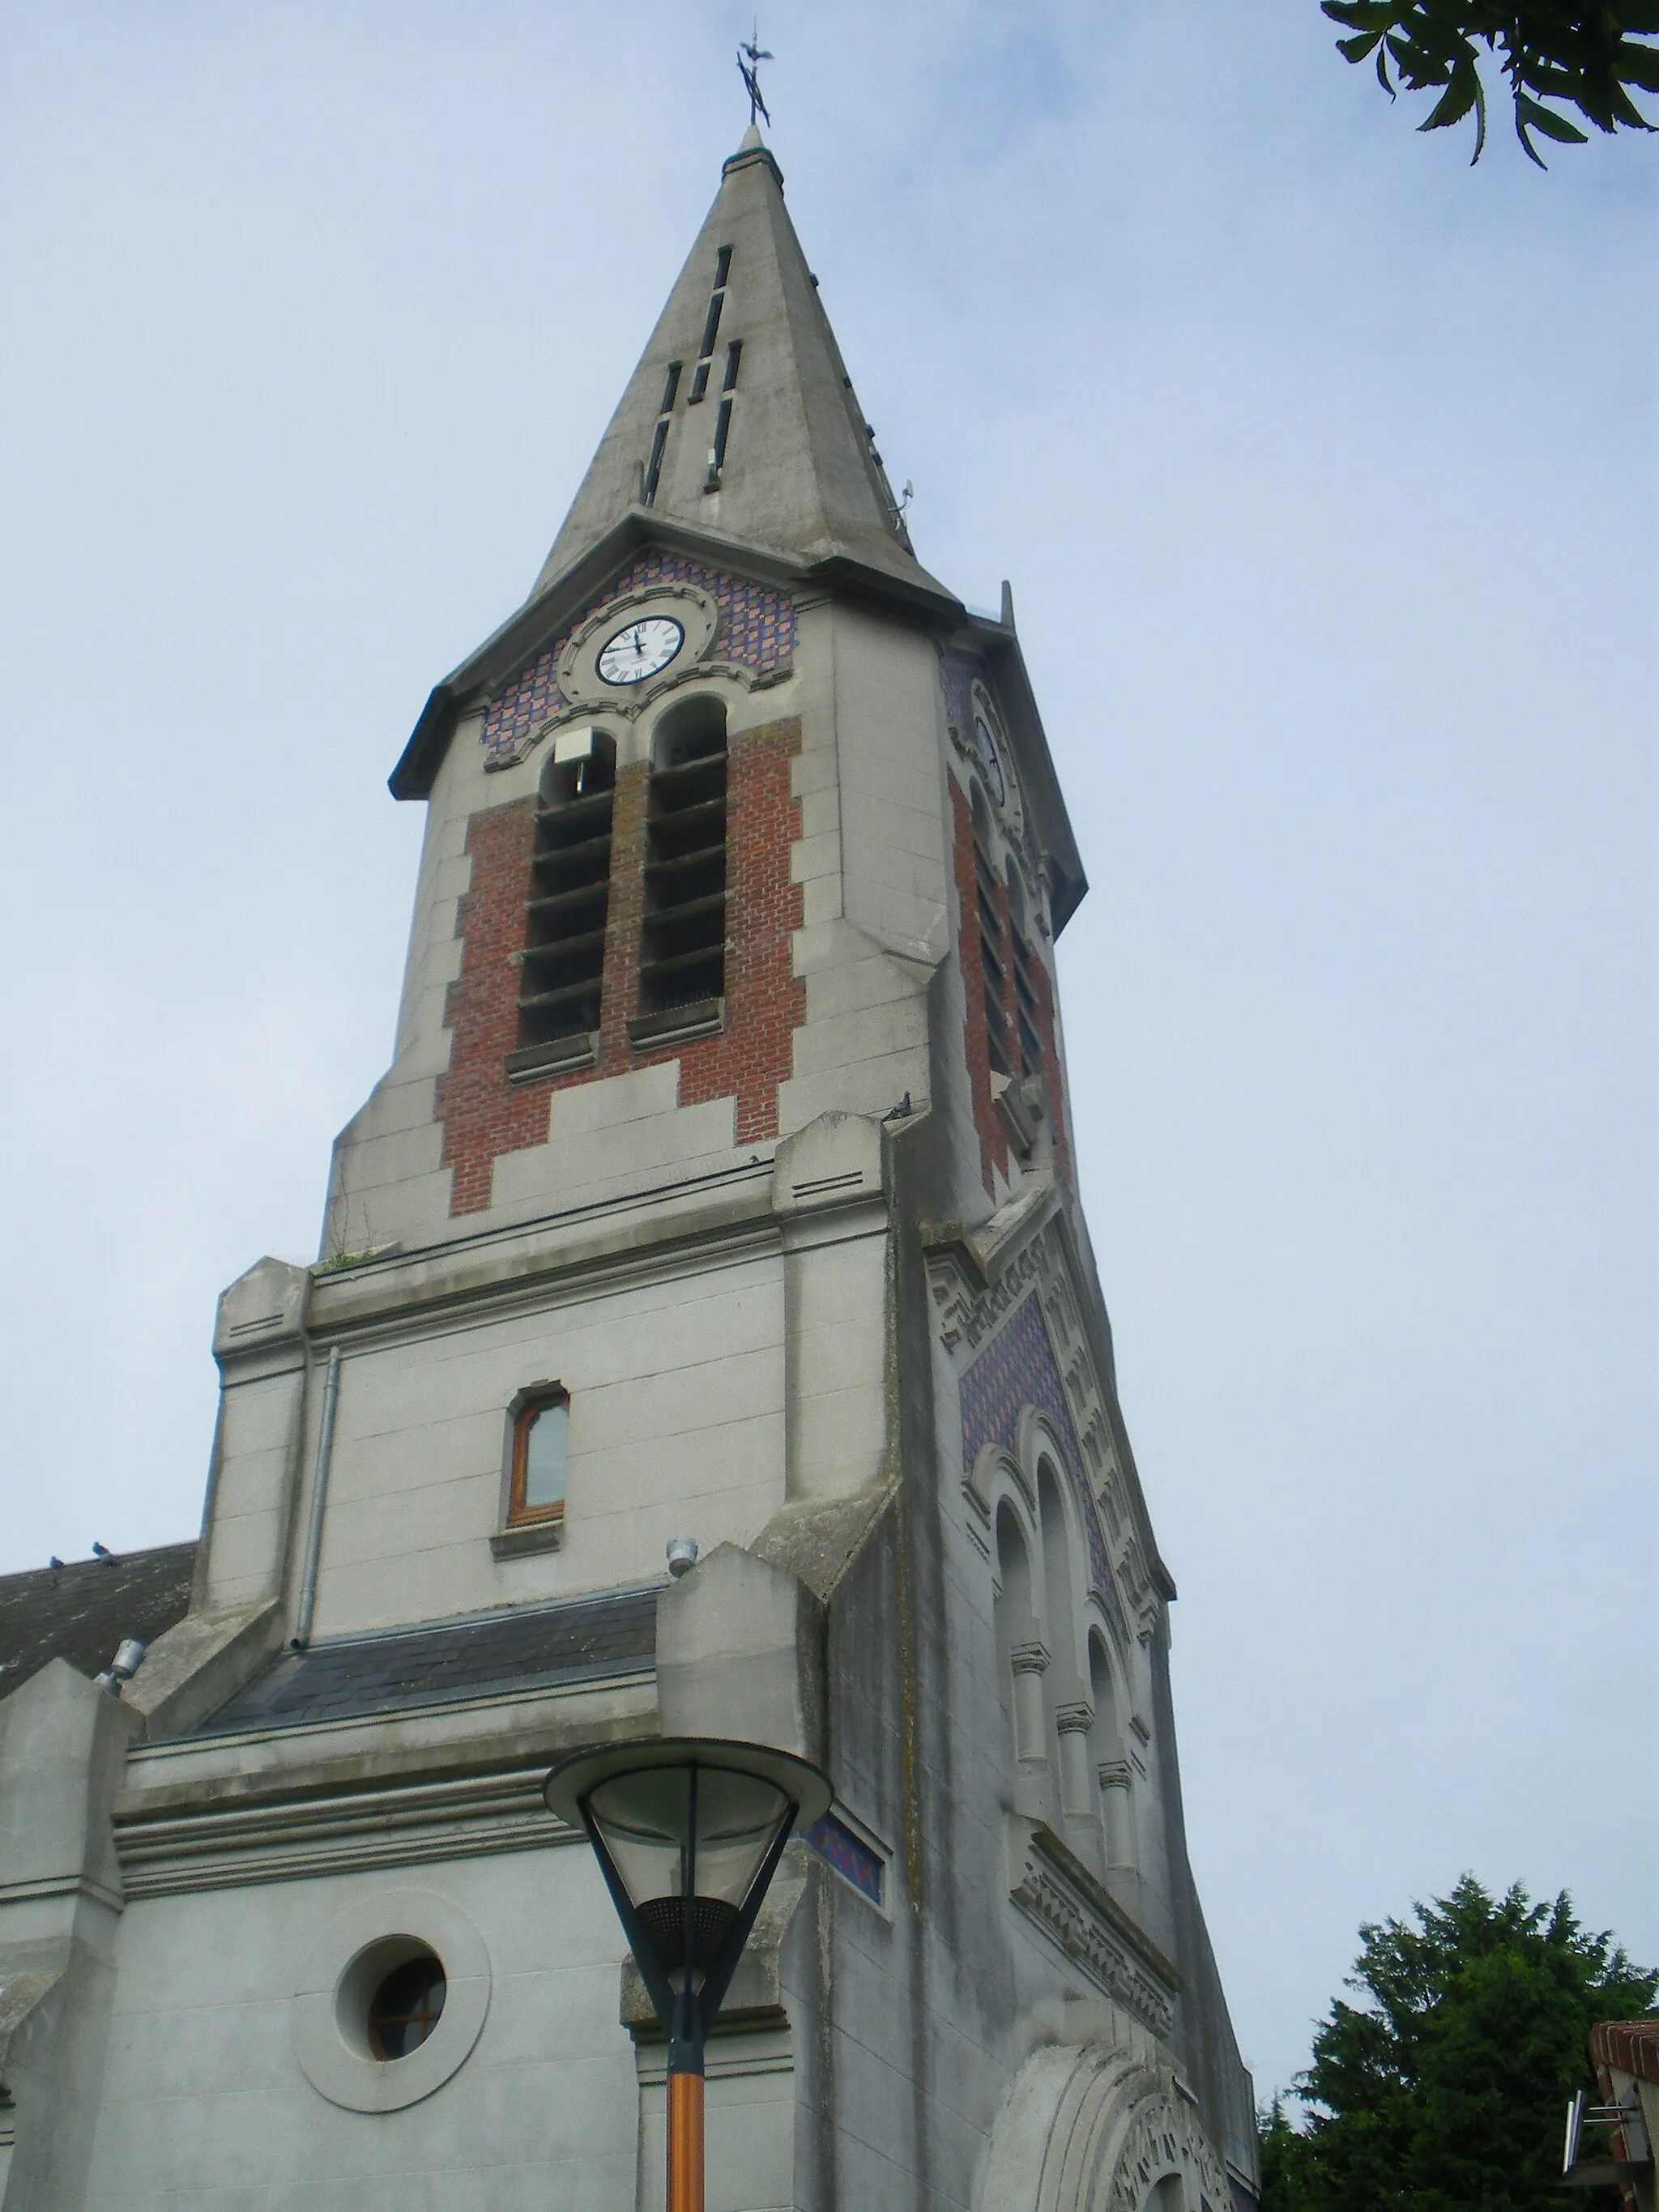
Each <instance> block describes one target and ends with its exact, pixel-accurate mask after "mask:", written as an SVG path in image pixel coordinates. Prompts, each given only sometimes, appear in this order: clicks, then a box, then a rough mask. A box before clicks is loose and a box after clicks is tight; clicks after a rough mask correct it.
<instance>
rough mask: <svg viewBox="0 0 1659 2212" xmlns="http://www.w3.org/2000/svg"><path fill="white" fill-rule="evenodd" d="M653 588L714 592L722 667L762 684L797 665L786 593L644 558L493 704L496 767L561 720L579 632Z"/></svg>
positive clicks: (487, 736) (488, 745)
mask: <svg viewBox="0 0 1659 2212" xmlns="http://www.w3.org/2000/svg"><path fill="white" fill-rule="evenodd" d="M652 584H691V585H695V586H696V588H697V590H698V591H700V592H708V596H709V598H710V599H713V600H714V603H715V605H717V606H718V607H719V609H720V635H719V637H718V639H717V640H716V641H715V647H714V650H715V653H716V655H717V657H718V658H719V659H722V660H735V661H738V662H740V663H741V664H742V665H743V666H744V667H745V668H752V669H753V670H754V671H755V673H756V674H757V676H770V675H773V674H775V672H776V671H777V670H779V669H781V668H787V667H788V666H789V665H790V664H791V662H792V661H793V659H794V657H795V609H794V603H793V600H791V599H787V598H786V597H785V596H784V594H783V593H782V592H775V591H772V590H771V589H770V588H769V586H767V585H765V584H753V583H750V582H749V581H748V580H746V579H745V578H744V577H742V576H728V575H727V574H726V573H725V571H724V570H722V569H717V568H704V567H702V564H701V563H700V562H696V561H688V560H686V559H685V558H684V556H681V555H679V554H677V553H664V552H661V551H658V550H653V551H651V552H649V553H642V554H641V556H640V557H639V559H638V560H637V561H635V562H634V563H633V565H632V566H631V567H630V568H627V569H626V570H624V572H623V574H621V575H620V576H618V577H617V578H616V579H615V580H613V581H612V582H611V583H609V584H607V585H606V586H605V589H604V590H603V591H602V592H596V593H595V595H594V597H593V598H592V599H590V600H589V601H588V603H587V605H586V606H585V607H584V608H583V609H582V611H581V612H580V614H579V615H577V616H576V617H575V619H574V621H573V622H571V623H568V624H567V625H566V627H565V628H564V629H562V630H561V631H560V633H559V635H557V637H556V638H555V639H554V641H553V642H552V644H551V645H550V646H548V647H546V649H545V650H544V652H541V653H538V654H537V655H536V658H535V659H533V660H532V661H531V662H530V664H529V665H528V666H526V667H525V668H521V669H520V671H519V673H518V674H517V675H516V676H515V677H514V678H513V681H512V682H511V683H510V684H508V685H507V687H506V689H505V690H503V691H501V693H500V695H499V696H497V697H496V698H495V699H492V700H491V702H490V703H489V709H488V711H487V712H486V714H485V715H484V725H483V749H484V751H485V753H486V754H487V756H488V757H489V761H490V763H492V765H499V766H501V767H502V768H506V767H508V766H510V765H511V764H512V763H513V762H514V761H515V760H517V759H519V758H520V755H521V754H522V752H523V750H524V746H525V743H526V739H527V738H530V737H531V736H532V734H533V732H535V731H537V730H538V729H539V728H540V727H541V726H542V724H543V723H544V721H546V720H548V718H549V717H550V715H553V714H562V713H563V711H564V708H565V705H566V703H567V702H566V701H565V697H564V694H563V693H562V691H561V690H560V689H559V683H558V677H557V675H556V672H555V671H556V670H557V668H558V665H559V655H560V654H561V653H562V652H563V651H564V648H565V644H566V642H567V641H568V638H569V636H570V635H571V632H572V631H573V630H577V629H580V628H581V625H582V624H583V623H585V622H586V620H587V618H588V617H589V616H590V615H591V614H594V613H597V611H599V608H600V607H602V606H604V605H605V603H606V601H607V600H609V599H620V598H621V597H622V596H623V594H624V593H625V592H640V591H644V590H646V589H647V587H648V586H651V585H652Z"/></svg>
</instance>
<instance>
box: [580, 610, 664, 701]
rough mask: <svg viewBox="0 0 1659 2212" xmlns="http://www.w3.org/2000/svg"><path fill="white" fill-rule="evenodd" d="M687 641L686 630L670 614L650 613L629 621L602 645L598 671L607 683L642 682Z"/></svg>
mask: <svg viewBox="0 0 1659 2212" xmlns="http://www.w3.org/2000/svg"><path fill="white" fill-rule="evenodd" d="M684 642H685V632H684V629H682V628H681V626H680V624H679V623H677V622H676V621H675V620H674V619H673V617H671V616H670V615H647V616H645V617H642V618H641V620H640V621H639V622H632V623H629V624H628V626H627V628H626V629H619V630H618V631H617V634H616V635H615V636H614V637H608V638H607V639H606V640H605V643H604V644H603V645H602V646H601V647H599V662H598V666H599V674H600V675H601V676H602V677H603V678H605V682H606V683H607V684H643V683H644V682H645V681H646V679H647V677H651V676H655V675H657V674H659V672H660V671H661V670H663V669H665V668H666V667H667V665H668V664H669V662H670V661H671V659H673V658H674V655H675V654H676V653H678V651H679V649H680V647H681V646H682V645H684Z"/></svg>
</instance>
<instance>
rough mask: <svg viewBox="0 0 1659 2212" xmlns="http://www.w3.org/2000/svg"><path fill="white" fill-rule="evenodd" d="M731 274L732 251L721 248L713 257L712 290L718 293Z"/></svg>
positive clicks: (728, 247) (727, 247)
mask: <svg viewBox="0 0 1659 2212" xmlns="http://www.w3.org/2000/svg"><path fill="white" fill-rule="evenodd" d="M731 274H732V249H731V247H730V246H721V247H720V251H719V252H717V253H716V254H715V256H714V289H715V290H716V291H717V292H718V291H720V289H722V287H723V286H724V284H725V283H726V278H727V277H728V276H730V275H731Z"/></svg>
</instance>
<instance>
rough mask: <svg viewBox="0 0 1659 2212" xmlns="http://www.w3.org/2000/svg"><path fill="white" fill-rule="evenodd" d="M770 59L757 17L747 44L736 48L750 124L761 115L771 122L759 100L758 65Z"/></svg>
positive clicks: (765, 108)
mask: <svg viewBox="0 0 1659 2212" xmlns="http://www.w3.org/2000/svg"><path fill="white" fill-rule="evenodd" d="M772 58H773V57H772V56H771V55H770V54H769V53H768V52H767V51H766V49H765V48H764V46H762V44H761V42H760V18H759V17H758V16H757V17H756V19H755V27H754V29H753V30H752V31H751V32H750V34H749V38H748V40H747V42H746V43H745V44H744V45H743V46H739V47H738V71H739V73H740V74H741V76H742V78H743V88H744V91H745V92H746V93H747V94H749V120H750V124H754V123H756V122H757V121H758V119H759V118H761V117H762V116H764V117H765V118H766V119H767V121H768V122H770V121H771V120H772V111H771V110H770V108H769V107H768V106H767V105H766V102H765V101H764V100H763V99H762V98H761V88H760V65H761V64H762V63H763V62H769V61H770V60H772Z"/></svg>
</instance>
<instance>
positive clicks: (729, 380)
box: [720, 338, 743, 392]
mask: <svg viewBox="0 0 1659 2212" xmlns="http://www.w3.org/2000/svg"><path fill="white" fill-rule="evenodd" d="M742 359H743V340H742V339H741V338H733V339H732V343H731V344H730V345H728V346H727V347H726V381H725V383H724V384H722V385H721V386H720V390H721V391H722V392H735V391H736V390H737V388H738V362H740V361H741V360H742Z"/></svg>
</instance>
